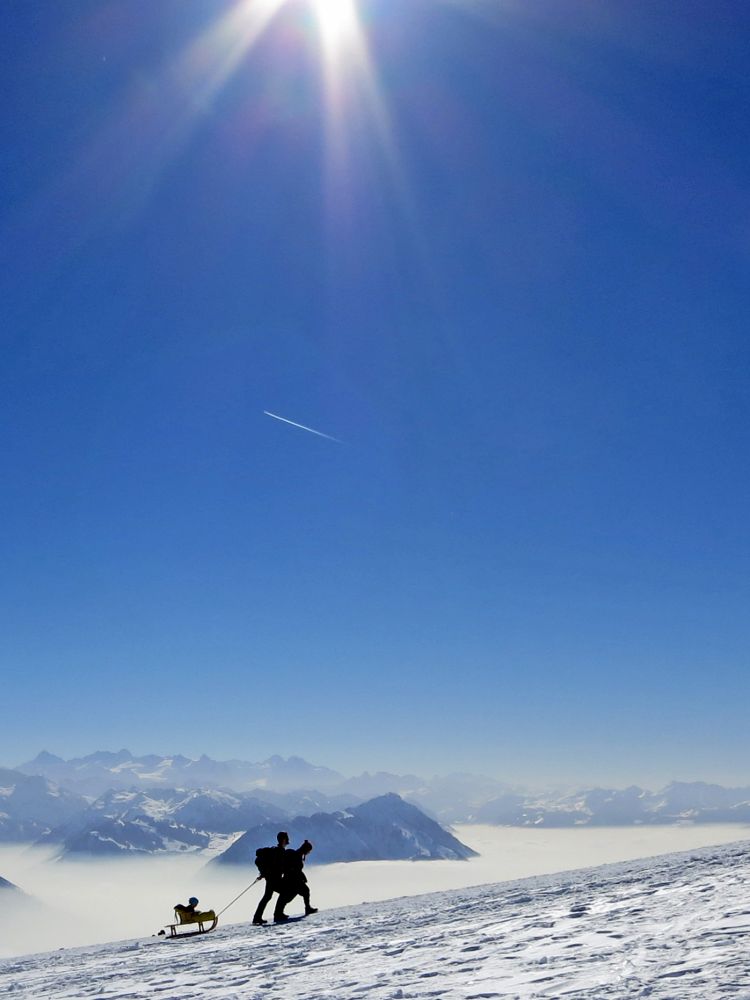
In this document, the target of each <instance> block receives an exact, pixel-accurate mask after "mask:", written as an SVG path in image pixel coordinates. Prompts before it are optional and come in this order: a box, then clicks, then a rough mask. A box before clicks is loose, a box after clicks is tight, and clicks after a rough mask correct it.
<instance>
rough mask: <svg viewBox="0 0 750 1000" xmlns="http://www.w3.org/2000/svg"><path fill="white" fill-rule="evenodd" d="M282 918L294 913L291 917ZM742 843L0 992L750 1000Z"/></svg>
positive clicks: (11, 982)
mask: <svg viewBox="0 0 750 1000" xmlns="http://www.w3.org/2000/svg"><path fill="white" fill-rule="evenodd" d="M290 912H292V913H294V904H293V906H292V907H291V908H290ZM748 934H750V842H743V843H740V844H734V845H729V846H724V847H713V848H703V849H701V850H697V851H691V852H688V853H684V854H671V855H665V856H662V857H659V858H651V859H646V860H642V861H637V862H627V863H624V864H618V865H607V866H604V867H601V868H592V869H584V870H579V871H575V872H568V873H563V874H559V875H554V876H544V877H541V878H534V879H524V880H522V881H516V882H509V883H502V884H499V885H492V886H483V887H475V888H472V889H464V890H460V891H453V892H442V893H432V894H429V895H424V896H418V897H412V898H407V897H405V898H401V899H397V900H391V901H388V902H384V903H377V904H373V905H370V906H368V905H362V906H359V907H347V908H345V909H339V910H331V911H329V912H321V913H319V914H316V915H315V916H313V917H309V918H307V919H303V920H299V921H294V922H291V923H289V924H287V925H284V926H282V927H274V926H272V925H271V926H268V927H265V928H256V927H252V926H250V925H246V924H235V925H230V926H227V927H224V928H219V929H218V930H216V931H215V932H214V933H213V934H210V935H207V936H205V937H199V938H193V939H189V940H186V941H181V942H178V941H169V940H167V941H163V940H161V939H158V938H145V939H142V940H137V941H127V942H120V943H117V944H110V945H100V946H96V947H91V948H78V949H72V950H69V951H64V950H63V951H59V952H53V953H50V954H46V955H32V956H26V957H24V958H18V959H7V960H5V961H2V962H0V995H3V994H4V993H5V991H7V995H8V996H11V997H13V998H20V997H34V998H43V997H54V998H56V1000H72V998H83V997H92V998H93V997H96V998H102V1000H103V998H107V1000H126V998H127V1000H139V998H143V1000H146V998H149V1000H151V998H154V997H165V998H177V997H180V998H183V1000H191V998H199V997H201V998H204V997H206V998H213V1000H238V998H248V1000H250V998H252V1000H255V998H257V1000H260V998H261V997H262V998H263V1000H289V998H300V1000H302V998H304V1000H323V998H326V1000H350V998H351V1000H354V998H360V1000H402V998H403V1000H405V998H407V997H408V998H428V997H441V998H446V1000H480V998H501V997H502V998H510V997H517V998H531V997H548V998H549V997H555V998H562V997H566V998H573V1000H575V998H588V1000H610V998H638V997H649V998H650V1000H667V998H670V1000H676V998H680V1000H681V998H695V1000H718V998H724V997H734V998H747V997H750V956H748V954H747V948H746V944H747V937H748Z"/></svg>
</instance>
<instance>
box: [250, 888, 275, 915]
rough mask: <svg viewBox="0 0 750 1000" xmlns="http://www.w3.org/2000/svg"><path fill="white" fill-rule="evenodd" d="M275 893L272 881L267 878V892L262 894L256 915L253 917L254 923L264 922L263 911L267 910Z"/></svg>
mask: <svg viewBox="0 0 750 1000" xmlns="http://www.w3.org/2000/svg"><path fill="white" fill-rule="evenodd" d="M273 893H274V887H273V886H272V885H271V883H270V882H269V881H268V879H266V889H265V892H264V893H263V895H262V896H261V900H260V902H259V903H258V908H257V910H256V911H255V916H254V917H253V923H254V924H260V923H262V921H263V911H264V910H265V908H266V906H267V905H268V904H269V903H270V902H271V896H273Z"/></svg>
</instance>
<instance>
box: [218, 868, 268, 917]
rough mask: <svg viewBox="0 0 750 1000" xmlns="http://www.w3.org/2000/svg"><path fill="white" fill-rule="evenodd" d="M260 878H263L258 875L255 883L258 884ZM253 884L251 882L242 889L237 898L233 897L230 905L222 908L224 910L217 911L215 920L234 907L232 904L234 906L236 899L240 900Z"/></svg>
mask: <svg viewBox="0 0 750 1000" xmlns="http://www.w3.org/2000/svg"><path fill="white" fill-rule="evenodd" d="M262 878H263V876H262V875H259V876H258V877H257V878H256V879H255V882H260V880H261V879H262ZM255 882H251V883H250V885H248V886H246V887H245V888H244V889H243V890H242V892H241V893H240V895H239V896H235V897H234V899H233V900H232V901H231V903H227V905H226V906H225V907H224V909H223V910H219V912H218V913H217V914H216V919H217V920H218V919H219V917H220V916H221V915H222V913H224V912H225V911H226V910H228V909H229V907H230V906H233V905H234V904H235V903H236V902H237V900H238V899H240V897H241V896H244V895H245V893H246V892H247V890H248V889H252V887H253V886H254V885H255Z"/></svg>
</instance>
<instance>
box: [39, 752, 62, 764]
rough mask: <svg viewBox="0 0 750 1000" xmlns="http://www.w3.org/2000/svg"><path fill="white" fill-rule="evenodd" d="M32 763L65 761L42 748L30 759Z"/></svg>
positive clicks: (58, 762)
mask: <svg viewBox="0 0 750 1000" xmlns="http://www.w3.org/2000/svg"><path fill="white" fill-rule="evenodd" d="M31 763H32V764H64V763H65V761H64V760H63V759H62V757H57V756H56V755H55V754H53V753H50V752H49V751H48V750H42V751H41V752H40V753H38V754H37V755H36V757H35V758H34V759H33V760H32V762H31Z"/></svg>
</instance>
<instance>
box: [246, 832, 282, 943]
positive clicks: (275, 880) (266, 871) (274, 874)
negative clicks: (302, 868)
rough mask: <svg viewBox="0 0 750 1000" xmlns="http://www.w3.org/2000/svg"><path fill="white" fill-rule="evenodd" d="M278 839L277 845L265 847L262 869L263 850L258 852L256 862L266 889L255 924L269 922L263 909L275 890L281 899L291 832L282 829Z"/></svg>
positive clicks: (257, 910) (254, 920)
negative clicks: (261, 857)
mask: <svg viewBox="0 0 750 1000" xmlns="http://www.w3.org/2000/svg"><path fill="white" fill-rule="evenodd" d="M276 840H277V841H278V843H277V845H276V847H266V848H263V868H262V869H261V868H260V860H259V856H260V854H261V852H260V851H259V852H258V854H256V864H258V866H259V870H260V877H261V878H262V879H265V881H266V889H265V892H264V893H263V896H262V897H261V900H260V902H259V903H258V908H257V909H256V911H255V916H254V917H253V923H254V924H265V923H267V922H268V921H266V920H264V919H263V911H264V910H265V908H266V905H267V904H268V903H270V902H271V896H273V894H274V893H275V892H278V893H279V899H281V886H282V879H283V876H284V869H285V864H284V859H285V856H286V855H287V854H288V853H289V852H288V851H287V847H288V846H289V834H288V833H286V832H285V831H284V830H282V831H281V832H280V833H278V834H277V835H276Z"/></svg>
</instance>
